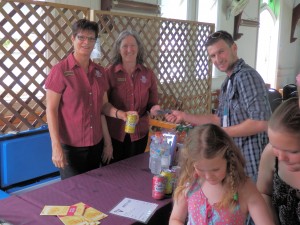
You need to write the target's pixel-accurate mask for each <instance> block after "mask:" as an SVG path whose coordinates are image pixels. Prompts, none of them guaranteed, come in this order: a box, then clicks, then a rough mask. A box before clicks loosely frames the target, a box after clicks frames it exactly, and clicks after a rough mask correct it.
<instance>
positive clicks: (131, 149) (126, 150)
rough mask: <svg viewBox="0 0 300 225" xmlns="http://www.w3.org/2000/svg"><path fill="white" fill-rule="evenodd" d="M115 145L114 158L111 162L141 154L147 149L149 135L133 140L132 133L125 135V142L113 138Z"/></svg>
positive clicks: (113, 144)
mask: <svg viewBox="0 0 300 225" xmlns="http://www.w3.org/2000/svg"><path fill="white" fill-rule="evenodd" d="M111 141H112V146H113V149H114V150H113V157H114V158H113V159H112V160H111V162H110V163H114V162H118V161H120V160H123V159H126V158H129V157H132V156H135V155H138V154H141V153H143V152H144V151H145V149H146V147H147V142H148V135H146V136H145V137H143V138H141V139H139V140H137V141H133V142H131V139H130V135H129V134H126V135H125V140H124V142H121V141H118V140H116V139H113V138H112V140H111Z"/></svg>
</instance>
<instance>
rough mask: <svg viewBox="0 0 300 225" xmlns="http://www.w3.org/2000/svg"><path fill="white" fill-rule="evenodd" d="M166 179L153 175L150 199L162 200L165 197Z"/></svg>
mask: <svg viewBox="0 0 300 225" xmlns="http://www.w3.org/2000/svg"><path fill="white" fill-rule="evenodd" d="M165 188H166V178H165V177H163V176H161V175H155V176H153V179H152V198H154V199H163V198H164V197H165Z"/></svg>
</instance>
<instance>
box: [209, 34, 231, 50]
mask: <svg viewBox="0 0 300 225" xmlns="http://www.w3.org/2000/svg"><path fill="white" fill-rule="evenodd" d="M219 40H224V41H225V42H226V43H227V44H228V45H229V46H232V45H233V43H234V40H233V38H232V36H231V34H229V33H228V32H227V31H224V30H219V31H216V32H215V33H213V34H211V35H209V36H208V38H207V39H206V42H205V47H206V48H207V47H208V46H211V45H213V44H214V43H216V42H218V41H219Z"/></svg>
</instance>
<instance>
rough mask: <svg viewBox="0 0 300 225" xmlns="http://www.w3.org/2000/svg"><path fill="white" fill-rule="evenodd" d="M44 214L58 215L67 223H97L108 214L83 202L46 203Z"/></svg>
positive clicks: (42, 213)
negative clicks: (71, 203)
mask: <svg viewBox="0 0 300 225" xmlns="http://www.w3.org/2000/svg"><path fill="white" fill-rule="evenodd" d="M40 215H42V216H57V217H58V218H59V219H60V220H61V221H62V222H63V224H65V225H96V224H100V222H99V220H102V219H104V218H105V217H107V215H106V214H105V213H103V212H100V211H98V210H96V209H94V208H92V207H90V206H88V205H86V204H84V203H82V202H79V203H77V204H75V205H71V206H60V205H46V206H44V208H43V210H42V212H41V214H40Z"/></svg>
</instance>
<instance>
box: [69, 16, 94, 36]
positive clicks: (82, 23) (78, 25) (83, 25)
mask: <svg viewBox="0 0 300 225" xmlns="http://www.w3.org/2000/svg"><path fill="white" fill-rule="evenodd" d="M82 30H90V31H94V32H95V38H98V34H99V26H98V23H96V22H94V21H90V20H87V19H80V20H78V21H76V22H75V23H74V24H73V26H72V34H73V37H75V36H76V35H77V34H78V33H79V32H80V31H82Z"/></svg>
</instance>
